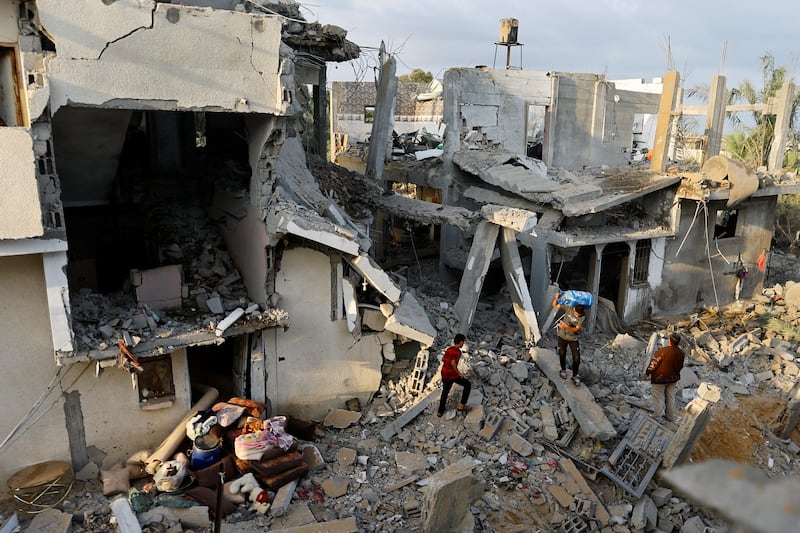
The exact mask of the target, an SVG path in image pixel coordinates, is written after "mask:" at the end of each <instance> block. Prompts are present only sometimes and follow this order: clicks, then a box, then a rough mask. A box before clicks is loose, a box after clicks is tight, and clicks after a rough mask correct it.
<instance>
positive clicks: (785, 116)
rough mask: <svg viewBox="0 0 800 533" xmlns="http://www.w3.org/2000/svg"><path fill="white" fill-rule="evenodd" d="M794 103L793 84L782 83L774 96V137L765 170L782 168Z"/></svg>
mask: <svg viewBox="0 0 800 533" xmlns="http://www.w3.org/2000/svg"><path fill="white" fill-rule="evenodd" d="M793 101H794V83H788V82H787V83H784V84H783V85H782V86H781V88H780V89H779V90H778V94H776V95H775V103H776V105H775V107H776V108H777V109H776V110H775V136H774V137H773V139H772V148H771V149H770V151H769V161H768V163H767V168H768V170H770V171H775V170H779V169H780V168H782V167H783V152H784V150H785V149H786V137H787V136H788V132H789V122H790V121H791V118H792V103H793Z"/></svg>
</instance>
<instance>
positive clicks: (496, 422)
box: [478, 413, 504, 440]
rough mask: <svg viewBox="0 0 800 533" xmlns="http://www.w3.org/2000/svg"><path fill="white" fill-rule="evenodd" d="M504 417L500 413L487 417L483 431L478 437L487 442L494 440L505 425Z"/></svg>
mask: <svg viewBox="0 0 800 533" xmlns="http://www.w3.org/2000/svg"><path fill="white" fill-rule="evenodd" d="M503 421H504V420H503V417H502V416H500V414H499V413H492V414H490V415H489V416H487V417H486V420H485V421H484V424H483V429H481V430H480V432H479V433H478V435H480V436H481V437H482V438H484V439H486V440H492V439H493V438H494V436H495V435H497V432H498V431H500V427H501V426H502V425H503Z"/></svg>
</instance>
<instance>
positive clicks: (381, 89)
mask: <svg viewBox="0 0 800 533" xmlns="http://www.w3.org/2000/svg"><path fill="white" fill-rule="evenodd" d="M396 68H397V61H396V60H395V58H394V56H389V59H387V60H386V63H384V64H383V66H382V67H381V77H380V81H379V82H378V96H377V99H376V101H375V122H373V123H372V134H371V136H370V142H369V154H368V155H367V172H366V176H367V177H368V178H374V179H376V180H380V179H383V162H384V159H385V158H386V148H387V140H388V139H389V135H391V133H392V109H393V107H394V96H395V93H396V92H397V77H396V76H395V75H394V74H395V71H396Z"/></svg>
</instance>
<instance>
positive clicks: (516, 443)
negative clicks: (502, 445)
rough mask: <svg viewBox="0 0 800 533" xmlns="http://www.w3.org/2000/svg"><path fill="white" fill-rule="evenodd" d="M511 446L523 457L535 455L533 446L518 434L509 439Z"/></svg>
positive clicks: (513, 434)
mask: <svg viewBox="0 0 800 533" xmlns="http://www.w3.org/2000/svg"><path fill="white" fill-rule="evenodd" d="M508 441H509V445H510V446H511V449H512V450H514V451H515V452H517V453H518V454H519V455H521V456H522V457H528V456H529V455H531V454H533V444H531V443H530V442H528V441H527V440H525V439H524V438H522V437H521V436H519V435H518V434H516V433H512V434H511V435H510V436H509V438H508Z"/></svg>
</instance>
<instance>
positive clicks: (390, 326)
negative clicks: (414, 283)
mask: <svg viewBox="0 0 800 533" xmlns="http://www.w3.org/2000/svg"><path fill="white" fill-rule="evenodd" d="M385 328H386V329H387V330H388V331H391V332H392V333H395V334H397V335H400V336H402V337H406V338H408V339H412V340H415V341H417V342H419V343H420V344H422V345H423V346H432V345H433V342H434V341H435V340H436V328H434V327H433V324H431V321H430V319H429V318H428V314H427V313H426V312H425V308H424V307H422V304H420V303H419V301H417V299H416V298H415V297H414V295H413V294H411V292H410V291H406V292H405V293H404V294H403V299H402V301H401V302H400V305H399V306H398V307H397V308H396V309H395V310H394V313H392V315H391V316H390V317H389V318H387V319H386V325H385Z"/></svg>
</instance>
